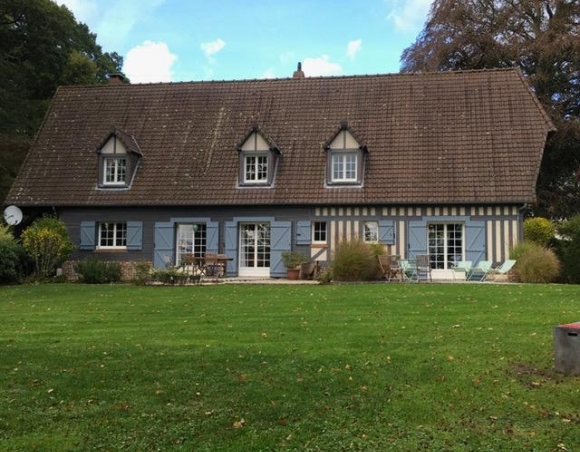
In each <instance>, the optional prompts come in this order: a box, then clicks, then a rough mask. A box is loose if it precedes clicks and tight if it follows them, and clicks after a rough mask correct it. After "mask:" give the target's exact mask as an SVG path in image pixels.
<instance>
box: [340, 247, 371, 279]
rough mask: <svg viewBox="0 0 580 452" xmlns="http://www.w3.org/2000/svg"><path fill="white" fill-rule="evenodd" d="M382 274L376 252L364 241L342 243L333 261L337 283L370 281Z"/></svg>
mask: <svg viewBox="0 0 580 452" xmlns="http://www.w3.org/2000/svg"><path fill="white" fill-rule="evenodd" d="M379 274H380V272H379V269H378V260H377V255H376V251H375V250H374V249H373V248H372V247H371V246H369V245H368V244H366V243H364V242H363V241H362V240H351V241H344V242H340V243H339V244H338V246H337V247H336V251H335V253H334V259H333V261H332V276H333V278H334V279H335V280H336V281H370V280H373V279H377V278H378V276H379Z"/></svg>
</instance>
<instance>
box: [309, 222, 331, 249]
mask: <svg viewBox="0 0 580 452" xmlns="http://www.w3.org/2000/svg"><path fill="white" fill-rule="evenodd" d="M327 239H328V233H327V223H326V221H314V222H312V243H313V244H319V245H320V244H324V245H326V243H327Z"/></svg>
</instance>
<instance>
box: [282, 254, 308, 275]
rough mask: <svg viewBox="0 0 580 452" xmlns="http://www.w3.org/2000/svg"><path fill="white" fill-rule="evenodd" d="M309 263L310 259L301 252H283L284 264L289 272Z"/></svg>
mask: <svg viewBox="0 0 580 452" xmlns="http://www.w3.org/2000/svg"><path fill="white" fill-rule="evenodd" d="M304 262H308V258H307V257H306V256H305V255H304V254H303V253H301V252H299V251H282V264H284V267H286V268H287V269H288V270H290V269H292V268H296V267H298V266H299V265H300V264H302V263H304Z"/></svg>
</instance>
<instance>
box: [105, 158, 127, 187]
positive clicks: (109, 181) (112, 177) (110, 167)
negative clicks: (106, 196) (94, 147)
mask: <svg viewBox="0 0 580 452" xmlns="http://www.w3.org/2000/svg"><path fill="white" fill-rule="evenodd" d="M103 163H104V180H103V185H126V183H127V159H126V158H125V157H105V158H104V159H103Z"/></svg>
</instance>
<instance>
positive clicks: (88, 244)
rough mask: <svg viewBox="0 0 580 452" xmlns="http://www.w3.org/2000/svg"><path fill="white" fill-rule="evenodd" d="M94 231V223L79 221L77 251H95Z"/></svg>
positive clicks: (95, 226)
mask: <svg viewBox="0 0 580 452" xmlns="http://www.w3.org/2000/svg"><path fill="white" fill-rule="evenodd" d="M96 229H97V223H95V222H94V221H81V230H80V244H79V249H81V250H94V249H95V239H96Z"/></svg>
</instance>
